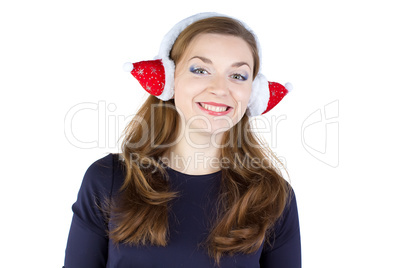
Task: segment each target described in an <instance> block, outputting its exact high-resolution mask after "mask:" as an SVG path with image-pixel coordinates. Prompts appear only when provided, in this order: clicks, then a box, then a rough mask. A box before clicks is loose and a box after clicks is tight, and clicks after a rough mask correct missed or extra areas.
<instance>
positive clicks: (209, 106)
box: [198, 102, 231, 113]
mask: <svg viewBox="0 0 402 268" xmlns="http://www.w3.org/2000/svg"><path fill="white" fill-rule="evenodd" d="M198 105H200V106H201V107H202V108H204V109H205V110H208V111H212V112H217V113H220V112H225V111H227V110H229V109H230V108H231V107H230V106H226V105H221V104H219V105H212V104H207V103H203V102H198Z"/></svg>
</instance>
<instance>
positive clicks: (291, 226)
mask: <svg viewBox="0 0 402 268" xmlns="http://www.w3.org/2000/svg"><path fill="white" fill-rule="evenodd" d="M289 187H290V189H289V193H288V202H287V204H286V206H285V208H284V210H283V212H282V215H281V216H280V218H279V219H278V220H277V221H276V223H275V225H274V230H273V231H274V233H273V236H272V237H271V242H272V244H273V245H275V247H280V246H281V245H282V244H283V243H286V242H287V241H289V240H292V239H297V240H299V239H300V227H299V213H298V209H297V201H296V194H295V191H294V190H293V188H292V187H291V186H290V185H289Z"/></svg>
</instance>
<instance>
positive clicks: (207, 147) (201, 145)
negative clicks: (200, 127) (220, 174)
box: [165, 132, 222, 175]
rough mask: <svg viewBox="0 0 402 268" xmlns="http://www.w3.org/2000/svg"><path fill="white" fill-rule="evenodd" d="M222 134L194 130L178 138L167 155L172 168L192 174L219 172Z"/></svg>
mask: <svg viewBox="0 0 402 268" xmlns="http://www.w3.org/2000/svg"><path fill="white" fill-rule="evenodd" d="M221 141H222V134H220V135H219V136H218V135H216V136H211V135H209V134H204V133H198V132H192V133H185V134H184V135H182V137H180V138H179V139H178V140H177V143H175V144H174V145H173V146H172V147H171V148H170V149H169V151H168V153H167V155H165V157H166V158H167V159H168V165H169V167H170V168H172V169H174V170H177V171H180V172H182V173H186V174H190V175H204V174H210V173H214V172H217V171H219V170H220V169H221V167H220V161H219V160H220V148H219V145H220V144H221Z"/></svg>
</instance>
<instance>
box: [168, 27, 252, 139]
mask: <svg viewBox="0 0 402 268" xmlns="http://www.w3.org/2000/svg"><path fill="white" fill-rule="evenodd" d="M253 66H254V61H253V56H252V52H251V49H250V48H249V46H248V44H247V43H246V41H244V40H243V39H242V38H240V37H235V36H230V35H221V34H200V35H197V36H196V37H195V38H194V39H193V40H192V41H191V43H190V44H189V46H188V47H187V49H186V51H185V52H184V55H183V56H182V57H181V59H180V61H179V62H178V63H177V64H176V71H175V95H174V101H175V105H176V107H177V109H178V111H179V114H180V115H181V117H182V119H184V122H185V123H186V128H187V129H189V128H190V129H192V130H191V132H202V133H209V134H214V133H215V134H218V133H222V132H224V131H226V130H228V129H229V128H231V127H233V126H234V125H235V124H236V123H237V122H239V121H240V119H241V118H242V117H243V115H244V113H245V111H246V108H247V104H248V101H249V98H250V94H251V85H252V82H253V81H252V80H253ZM182 122H183V121H182Z"/></svg>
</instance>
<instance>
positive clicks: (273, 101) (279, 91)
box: [262, 82, 289, 114]
mask: <svg viewBox="0 0 402 268" xmlns="http://www.w3.org/2000/svg"><path fill="white" fill-rule="evenodd" d="M268 85H269V101H268V107H267V109H266V110H265V111H264V112H263V113H262V114H265V113H267V112H268V111H269V110H271V109H272V108H274V107H275V106H276V105H277V104H278V103H279V102H280V101H281V100H282V99H283V97H285V96H286V94H288V92H289V91H288V90H287V89H286V88H285V87H284V86H283V85H281V84H279V83H276V82H268Z"/></svg>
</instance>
